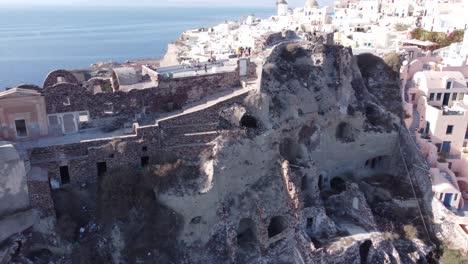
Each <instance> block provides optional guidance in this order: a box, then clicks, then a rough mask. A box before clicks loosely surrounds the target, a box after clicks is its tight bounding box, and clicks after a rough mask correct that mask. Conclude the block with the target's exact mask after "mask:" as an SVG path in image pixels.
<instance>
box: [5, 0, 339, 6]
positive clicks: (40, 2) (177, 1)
mask: <svg viewBox="0 0 468 264" xmlns="http://www.w3.org/2000/svg"><path fill="white" fill-rule="evenodd" d="M275 2H276V0H254V1H252V0H221V1H220V0H195V1H194V0H138V1H129V0H99V1H97V0H0V7H2V6H3V7H5V6H50V5H54V6H57V5H63V6H201V5H203V6H213V7H215V6H239V7H243V6H245V7H247V6H265V7H268V6H271V5H274V4H275ZM318 2H319V3H320V5H324V4H328V5H330V4H331V3H333V0H318ZM288 3H289V4H290V6H291V7H299V6H304V3H305V0H289V1H288Z"/></svg>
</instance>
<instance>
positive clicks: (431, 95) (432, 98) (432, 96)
mask: <svg viewBox="0 0 468 264" xmlns="http://www.w3.org/2000/svg"><path fill="white" fill-rule="evenodd" d="M429 101H434V93H431V94H429Z"/></svg>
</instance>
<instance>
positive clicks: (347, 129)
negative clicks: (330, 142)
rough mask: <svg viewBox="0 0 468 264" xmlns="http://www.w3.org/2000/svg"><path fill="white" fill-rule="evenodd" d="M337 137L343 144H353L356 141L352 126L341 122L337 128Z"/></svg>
mask: <svg viewBox="0 0 468 264" xmlns="http://www.w3.org/2000/svg"><path fill="white" fill-rule="evenodd" d="M335 137H336V139H337V140H339V141H341V142H352V141H354V135H353V128H352V126H351V125H350V124H348V123H345V122H341V123H340V124H339V125H338V126H337V127H336V132H335Z"/></svg>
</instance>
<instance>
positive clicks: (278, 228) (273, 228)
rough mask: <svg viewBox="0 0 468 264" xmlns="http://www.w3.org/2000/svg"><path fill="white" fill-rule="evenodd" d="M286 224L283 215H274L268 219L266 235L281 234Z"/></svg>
mask: <svg viewBox="0 0 468 264" xmlns="http://www.w3.org/2000/svg"><path fill="white" fill-rule="evenodd" d="M287 227H288V224H287V222H286V219H285V217H283V216H275V217H273V218H272V219H271V220H270V224H269V225H268V237H274V236H277V235H279V234H281V233H282V232H283V231H284V230H286V228H287Z"/></svg>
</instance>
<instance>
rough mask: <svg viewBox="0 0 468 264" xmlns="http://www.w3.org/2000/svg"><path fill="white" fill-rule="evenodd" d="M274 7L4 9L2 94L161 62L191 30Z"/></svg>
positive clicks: (0, 22) (0, 23)
mask: <svg viewBox="0 0 468 264" xmlns="http://www.w3.org/2000/svg"><path fill="white" fill-rule="evenodd" d="M274 12H275V10H274V9H273V8H270V9H269V8H254V9H252V8H226V7H224V8H180V7H177V8H169V7H164V8H156V7H151V8H147V7H145V8H142V7H140V8H136V7H135V8H133V7H132V8H108V7H106V8H92V7H86V8H34V9H33V8H30V9H18V8H2V9H0V90H2V89H3V88H5V87H12V86H15V85H18V84H22V83H30V84H36V85H42V82H43V80H44V78H45V77H46V75H47V73H48V72H50V71H52V70H55V69H71V68H84V67H88V66H89V65H91V64H92V63H95V62H98V61H111V60H112V61H117V62H124V61H127V60H134V59H146V58H161V57H162V56H163V55H164V53H165V51H166V49H167V44H168V43H170V42H172V41H174V40H175V39H177V37H178V36H179V35H180V34H181V33H182V32H183V31H184V30H187V29H191V28H197V27H203V26H212V25H216V24H218V23H220V22H223V21H224V20H226V19H239V18H242V17H246V16H247V15H250V14H255V15H256V16H258V17H263V18H266V17H269V16H270V15H273V14H274Z"/></svg>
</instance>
